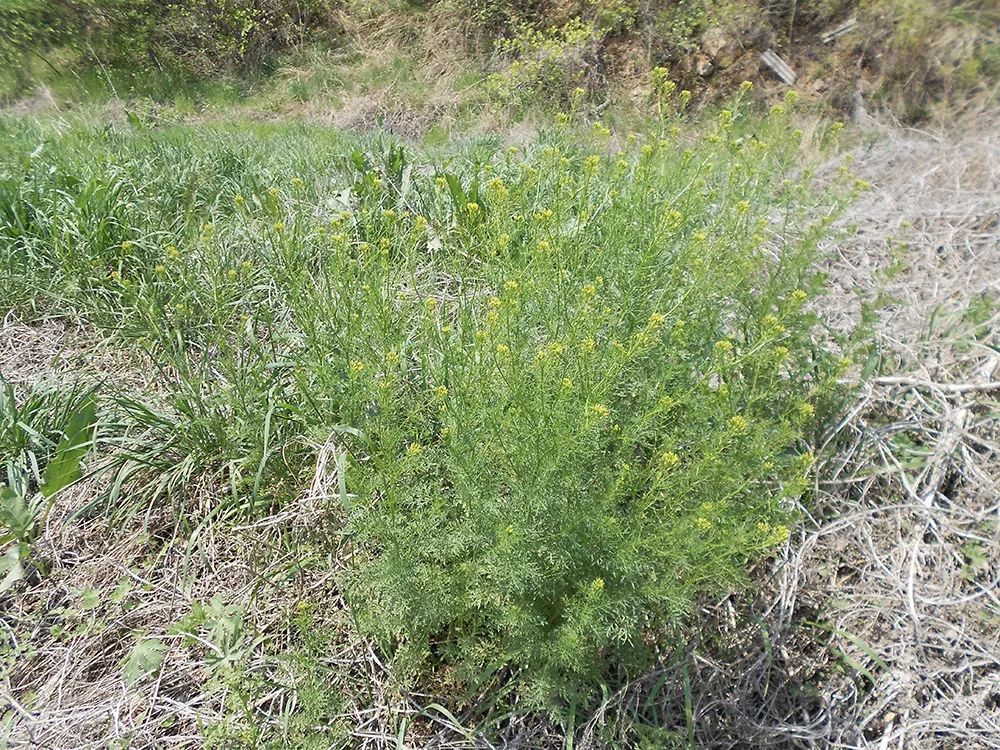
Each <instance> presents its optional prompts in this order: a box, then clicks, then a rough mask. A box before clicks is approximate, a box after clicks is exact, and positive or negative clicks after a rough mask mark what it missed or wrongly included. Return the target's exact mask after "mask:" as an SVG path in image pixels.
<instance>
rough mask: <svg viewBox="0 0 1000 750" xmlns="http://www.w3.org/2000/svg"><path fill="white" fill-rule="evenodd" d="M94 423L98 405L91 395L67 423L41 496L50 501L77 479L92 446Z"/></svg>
mask: <svg viewBox="0 0 1000 750" xmlns="http://www.w3.org/2000/svg"><path fill="white" fill-rule="evenodd" d="M96 420H97V401H96V400H95V399H94V397H93V395H90V396H87V398H86V399H85V400H84V402H83V404H81V406H80V408H79V409H77V411H76V413H75V414H74V415H73V417H72V419H70V421H69V425H68V426H67V427H66V431H65V434H64V435H63V437H62V439H61V440H60V441H59V445H58V446H57V447H56V455H55V457H54V458H53V459H52V460H51V461H49V464H48V466H46V467H45V483H44V484H43V485H42V488H41V492H42V495H43V496H45V497H46V498H50V497H52V496H53V495H55V494H56V493H57V492H59V490H61V489H63V488H65V487H67V486H69V485H70V484H72V483H73V482H75V481H76V480H77V479H79V478H80V461H82V460H83V457H84V456H85V455H86V454H87V451H88V450H89V449H90V446H91V445H92V441H91V437H92V433H93V430H94V423H95V422H96Z"/></svg>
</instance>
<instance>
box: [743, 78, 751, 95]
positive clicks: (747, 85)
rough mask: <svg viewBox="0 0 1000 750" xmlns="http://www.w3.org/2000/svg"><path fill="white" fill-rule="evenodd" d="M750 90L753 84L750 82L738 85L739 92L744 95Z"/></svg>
mask: <svg viewBox="0 0 1000 750" xmlns="http://www.w3.org/2000/svg"><path fill="white" fill-rule="evenodd" d="M752 88H753V83H751V82H750V81H743V82H742V83H741V84H740V92H741V93H744V94H745V93H746V92H748V91H749V90H750V89H752Z"/></svg>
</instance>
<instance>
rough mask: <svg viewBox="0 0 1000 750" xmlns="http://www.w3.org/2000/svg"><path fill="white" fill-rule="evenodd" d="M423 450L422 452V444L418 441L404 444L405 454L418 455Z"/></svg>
mask: <svg viewBox="0 0 1000 750" xmlns="http://www.w3.org/2000/svg"><path fill="white" fill-rule="evenodd" d="M423 452H424V446H422V445H421V444H420V443H410V444H409V445H408V446H406V455H407V456H419V455H420V454H421V453H423Z"/></svg>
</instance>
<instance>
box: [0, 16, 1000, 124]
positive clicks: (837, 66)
mask: <svg viewBox="0 0 1000 750" xmlns="http://www.w3.org/2000/svg"><path fill="white" fill-rule="evenodd" d="M0 14H2V16H0V21H2V23H0V27H2V28H3V35H4V37H5V42H6V44H5V45H4V52H3V56H2V58H0V70H2V71H4V74H3V75H2V78H0V83H2V88H0V93H3V94H4V95H5V96H6V97H7V98H8V99H11V100H15V99H17V98H20V97H24V96H26V95H29V94H30V93H31V91H32V89H33V88H35V87H36V86H37V85H38V84H39V82H41V83H43V84H47V85H48V86H50V87H51V88H52V89H53V90H54V91H55V93H56V96H57V97H59V96H61V95H64V96H65V97H67V98H69V99H77V98H79V97H80V96H81V94H85V93H87V94H88V95H90V96H95V95H97V96H100V97H106V96H109V95H113V96H119V97H125V98H134V97H152V98H153V99H154V100H160V101H164V100H166V101H171V102H175V103H179V104H180V105H181V106H182V108H186V107H201V106H204V105H205V104H206V103H210V102H213V101H214V102H225V101H228V102H232V101H233V100H235V99H240V100H246V99H247V97H249V101H250V102H252V103H253V104H252V106H253V107H254V108H256V109H263V110H275V109H277V110H279V111H285V112H287V111H295V110H298V111H300V112H305V113H307V114H311V115H314V116H328V115H329V113H330V112H331V111H332V112H334V113H335V115H334V117H335V119H336V120H337V122H338V123H341V124H348V125H356V124H361V125H367V126H369V127H370V126H372V125H374V124H375V123H376V122H380V123H382V124H386V123H387V124H388V125H389V126H390V127H393V128H394V129H395V130H397V131H398V132H401V133H403V134H406V135H414V134H415V135H423V134H424V133H426V132H427V131H428V130H429V129H431V128H433V127H434V126H435V125H438V126H441V125H444V126H447V127H448V128H449V129H451V128H454V127H455V126H458V127H460V128H463V129H468V128H469V127H472V126H474V125H478V126H482V125H483V124H494V125H495V124H496V123H497V118H500V119H501V120H502V121H507V120H509V119H510V118H511V117H513V118H514V119H520V118H522V117H524V116H525V114H526V113H527V112H529V111H536V110H537V109H538V108H539V107H542V108H552V107H553V106H554V107H560V106H566V105H567V104H568V103H569V101H570V98H571V96H572V94H571V92H572V91H573V90H575V89H576V88H578V87H582V88H583V89H584V91H585V92H586V96H587V102H588V105H589V106H591V107H594V108H598V109H604V108H606V107H607V104H608V103H609V102H610V101H612V100H613V101H615V102H616V106H615V108H614V109H618V110H625V111H628V110H629V109H631V108H632V107H635V106H639V107H640V108H641V106H642V103H643V102H644V101H645V97H646V95H647V94H648V91H649V74H650V71H651V70H653V69H654V68H665V69H667V70H669V76H670V78H671V80H673V81H674V82H675V83H676V84H677V85H678V86H679V88H682V89H687V90H690V91H692V92H694V94H695V97H696V99H697V100H699V101H700V100H706V101H710V100H717V99H718V98H719V97H720V96H721V97H726V96H729V95H731V94H732V93H735V91H736V89H737V87H738V85H739V83H740V82H742V81H743V80H752V81H754V82H755V83H758V84H759V85H760V84H763V83H770V84H772V88H776V86H775V85H774V84H776V82H777V78H776V77H775V76H774V74H773V73H772V72H771V71H769V70H768V69H767V68H766V67H764V66H762V64H761V62H760V55H761V53H763V52H764V51H766V50H769V49H773V50H776V51H778V52H779V53H780V54H781V55H782V56H784V58H785V59H786V60H788V61H789V63H790V64H791V65H792V67H793V68H794V69H795V70H796V72H797V74H798V77H799V89H800V90H801V91H803V93H804V94H805V95H806V96H807V97H808V98H809V99H814V100H816V101H818V102H820V103H822V105H823V107H824V108H826V109H827V110H828V111H832V112H834V113H839V114H843V115H846V114H850V113H852V112H856V111H857V108H858V104H859V101H860V102H866V103H867V106H869V107H874V108H876V109H878V108H881V109H886V110H889V111H891V112H892V113H894V114H895V115H896V116H897V117H898V118H900V119H902V120H907V121H912V120H919V119H923V118H926V117H928V116H929V115H932V114H935V113H936V114H938V115H940V114H942V113H943V112H953V111H955V110H956V109H964V108H967V107H969V106H970V105H971V106H983V105H988V104H990V103H991V102H995V101H996V97H997V88H996V81H997V79H998V75H1000V58H998V53H997V48H998V47H997V44H996V42H997V28H998V25H1000V11H998V10H997V8H996V5H995V3H992V2H989V0H966V1H964V2H946V1H944V0H907V2H904V3H900V2H889V1H886V0H868V1H867V2H858V1H856V0H825V1H824V2H811V3H797V2H792V1H791V0H788V1H787V2H786V1H784V0H754V2H733V1H732V0H677V1H675V0H662V1H657V2H641V3H640V2H635V1H634V0H583V1H582V2H520V1H516V2H499V3H475V2H470V1H469V0H439V1H438V2H425V3H418V2H412V3H407V2H388V1H386V2H360V1H355V2H351V1H347V2H344V1H338V0H308V1H306V2H303V1H302V0H294V1H292V0H226V2H218V3H201V2H189V1H188V0H171V1H170V2H162V3H161V2H152V1H151V0H112V1H110V2H109V1H106V0H105V1H102V2H96V1H94V0H66V1H65V2H59V3H49V2H39V0H6V1H5V3H4V5H3V7H2V8H0ZM851 19H854V20H856V22H857V23H856V25H855V26H854V27H852V28H849V30H848V31H847V32H846V33H844V34H843V35H841V36H837V37H836V38H834V39H832V40H826V39H825V37H824V35H825V34H826V33H828V32H833V31H835V30H836V29H837V28H838V27H839V26H840V25H841V24H843V23H844V22H845V21H848V20H851ZM759 90H760V91H761V92H765V91H766V88H760V86H759ZM59 92H64V93H63V94H60V93H59ZM779 96H780V94H779Z"/></svg>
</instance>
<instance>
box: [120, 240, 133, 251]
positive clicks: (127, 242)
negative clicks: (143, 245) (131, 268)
mask: <svg viewBox="0 0 1000 750" xmlns="http://www.w3.org/2000/svg"><path fill="white" fill-rule="evenodd" d="M132 246H133V245H132V242H131V241H130V240H125V241H124V242H123V243H122V250H124V251H125V252H126V253H127V252H128V251H129V250H131V249H132Z"/></svg>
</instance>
